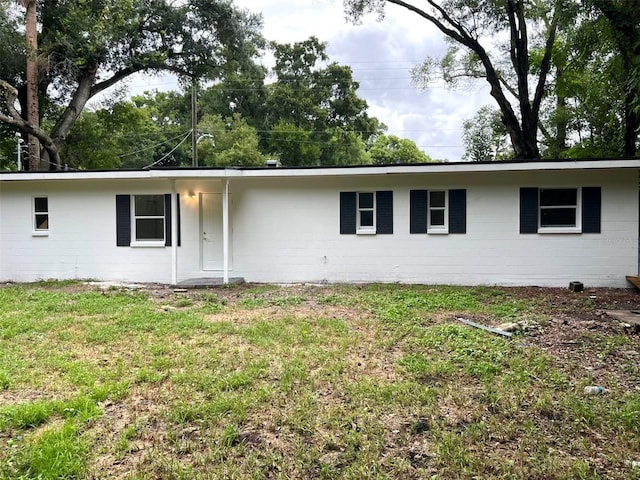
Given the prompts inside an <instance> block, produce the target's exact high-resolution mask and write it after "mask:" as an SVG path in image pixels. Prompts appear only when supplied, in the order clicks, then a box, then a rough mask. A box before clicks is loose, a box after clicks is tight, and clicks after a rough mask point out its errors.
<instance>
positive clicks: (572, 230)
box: [538, 227, 582, 234]
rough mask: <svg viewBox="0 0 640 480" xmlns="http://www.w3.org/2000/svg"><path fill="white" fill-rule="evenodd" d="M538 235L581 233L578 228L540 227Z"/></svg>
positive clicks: (580, 229)
mask: <svg viewBox="0 0 640 480" xmlns="http://www.w3.org/2000/svg"><path fill="white" fill-rule="evenodd" d="M538 233H541V234H545V233H582V228H580V227H540V228H538Z"/></svg>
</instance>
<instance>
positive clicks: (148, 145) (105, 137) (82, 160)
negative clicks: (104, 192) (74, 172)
mask: <svg viewBox="0 0 640 480" xmlns="http://www.w3.org/2000/svg"><path fill="white" fill-rule="evenodd" d="M153 113H154V112H153V110H152V109H151V108H149V107H144V106H143V107H139V106H137V105H136V104H135V103H133V102H131V101H121V102H116V103H114V104H112V105H110V106H108V107H107V108H101V109H98V110H96V111H89V110H85V111H83V112H82V114H81V115H80V117H79V118H78V121H77V122H76V124H75V126H74V128H73V129H72V130H71V133H70V134H69V136H68V137H67V141H66V142H65V145H64V146H63V148H62V150H61V154H62V156H63V158H64V159H65V163H66V165H68V166H69V167H70V168H74V169H117V168H142V167H145V166H147V165H151V164H153V163H154V162H156V161H158V160H159V159H160V158H162V157H163V156H164V155H165V154H166V153H167V152H168V151H169V149H170V148H171V147H173V146H175V145H176V144H177V143H178V142H179V141H180V138H182V137H184V136H185V133H184V132H180V134H178V135H173V133H174V132H173V131H172V130H164V129H162V128H160V126H159V125H158V124H157V123H156V122H155V121H154V119H153V118H152V114H153ZM96 145H100V148H96ZM163 164H164V165H166V163H163Z"/></svg>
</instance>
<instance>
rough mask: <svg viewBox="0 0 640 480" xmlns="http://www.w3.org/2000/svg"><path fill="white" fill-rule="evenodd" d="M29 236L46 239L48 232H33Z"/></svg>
mask: <svg viewBox="0 0 640 480" xmlns="http://www.w3.org/2000/svg"><path fill="white" fill-rule="evenodd" d="M31 236H32V237H48V236H49V232H48V231H46V232H45V231H35V232H31Z"/></svg>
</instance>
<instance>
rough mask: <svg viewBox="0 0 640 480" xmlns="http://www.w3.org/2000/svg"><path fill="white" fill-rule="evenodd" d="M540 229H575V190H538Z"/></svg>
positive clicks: (576, 202)
mask: <svg viewBox="0 0 640 480" xmlns="http://www.w3.org/2000/svg"><path fill="white" fill-rule="evenodd" d="M539 225H540V228H576V227H579V225H578V189H577V188H541V189H540V223H539Z"/></svg>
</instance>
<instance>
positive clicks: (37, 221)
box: [33, 197, 49, 235]
mask: <svg viewBox="0 0 640 480" xmlns="http://www.w3.org/2000/svg"><path fill="white" fill-rule="evenodd" d="M48 233H49V198H48V197H34V198H33V234H34V235H47V234H48Z"/></svg>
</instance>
